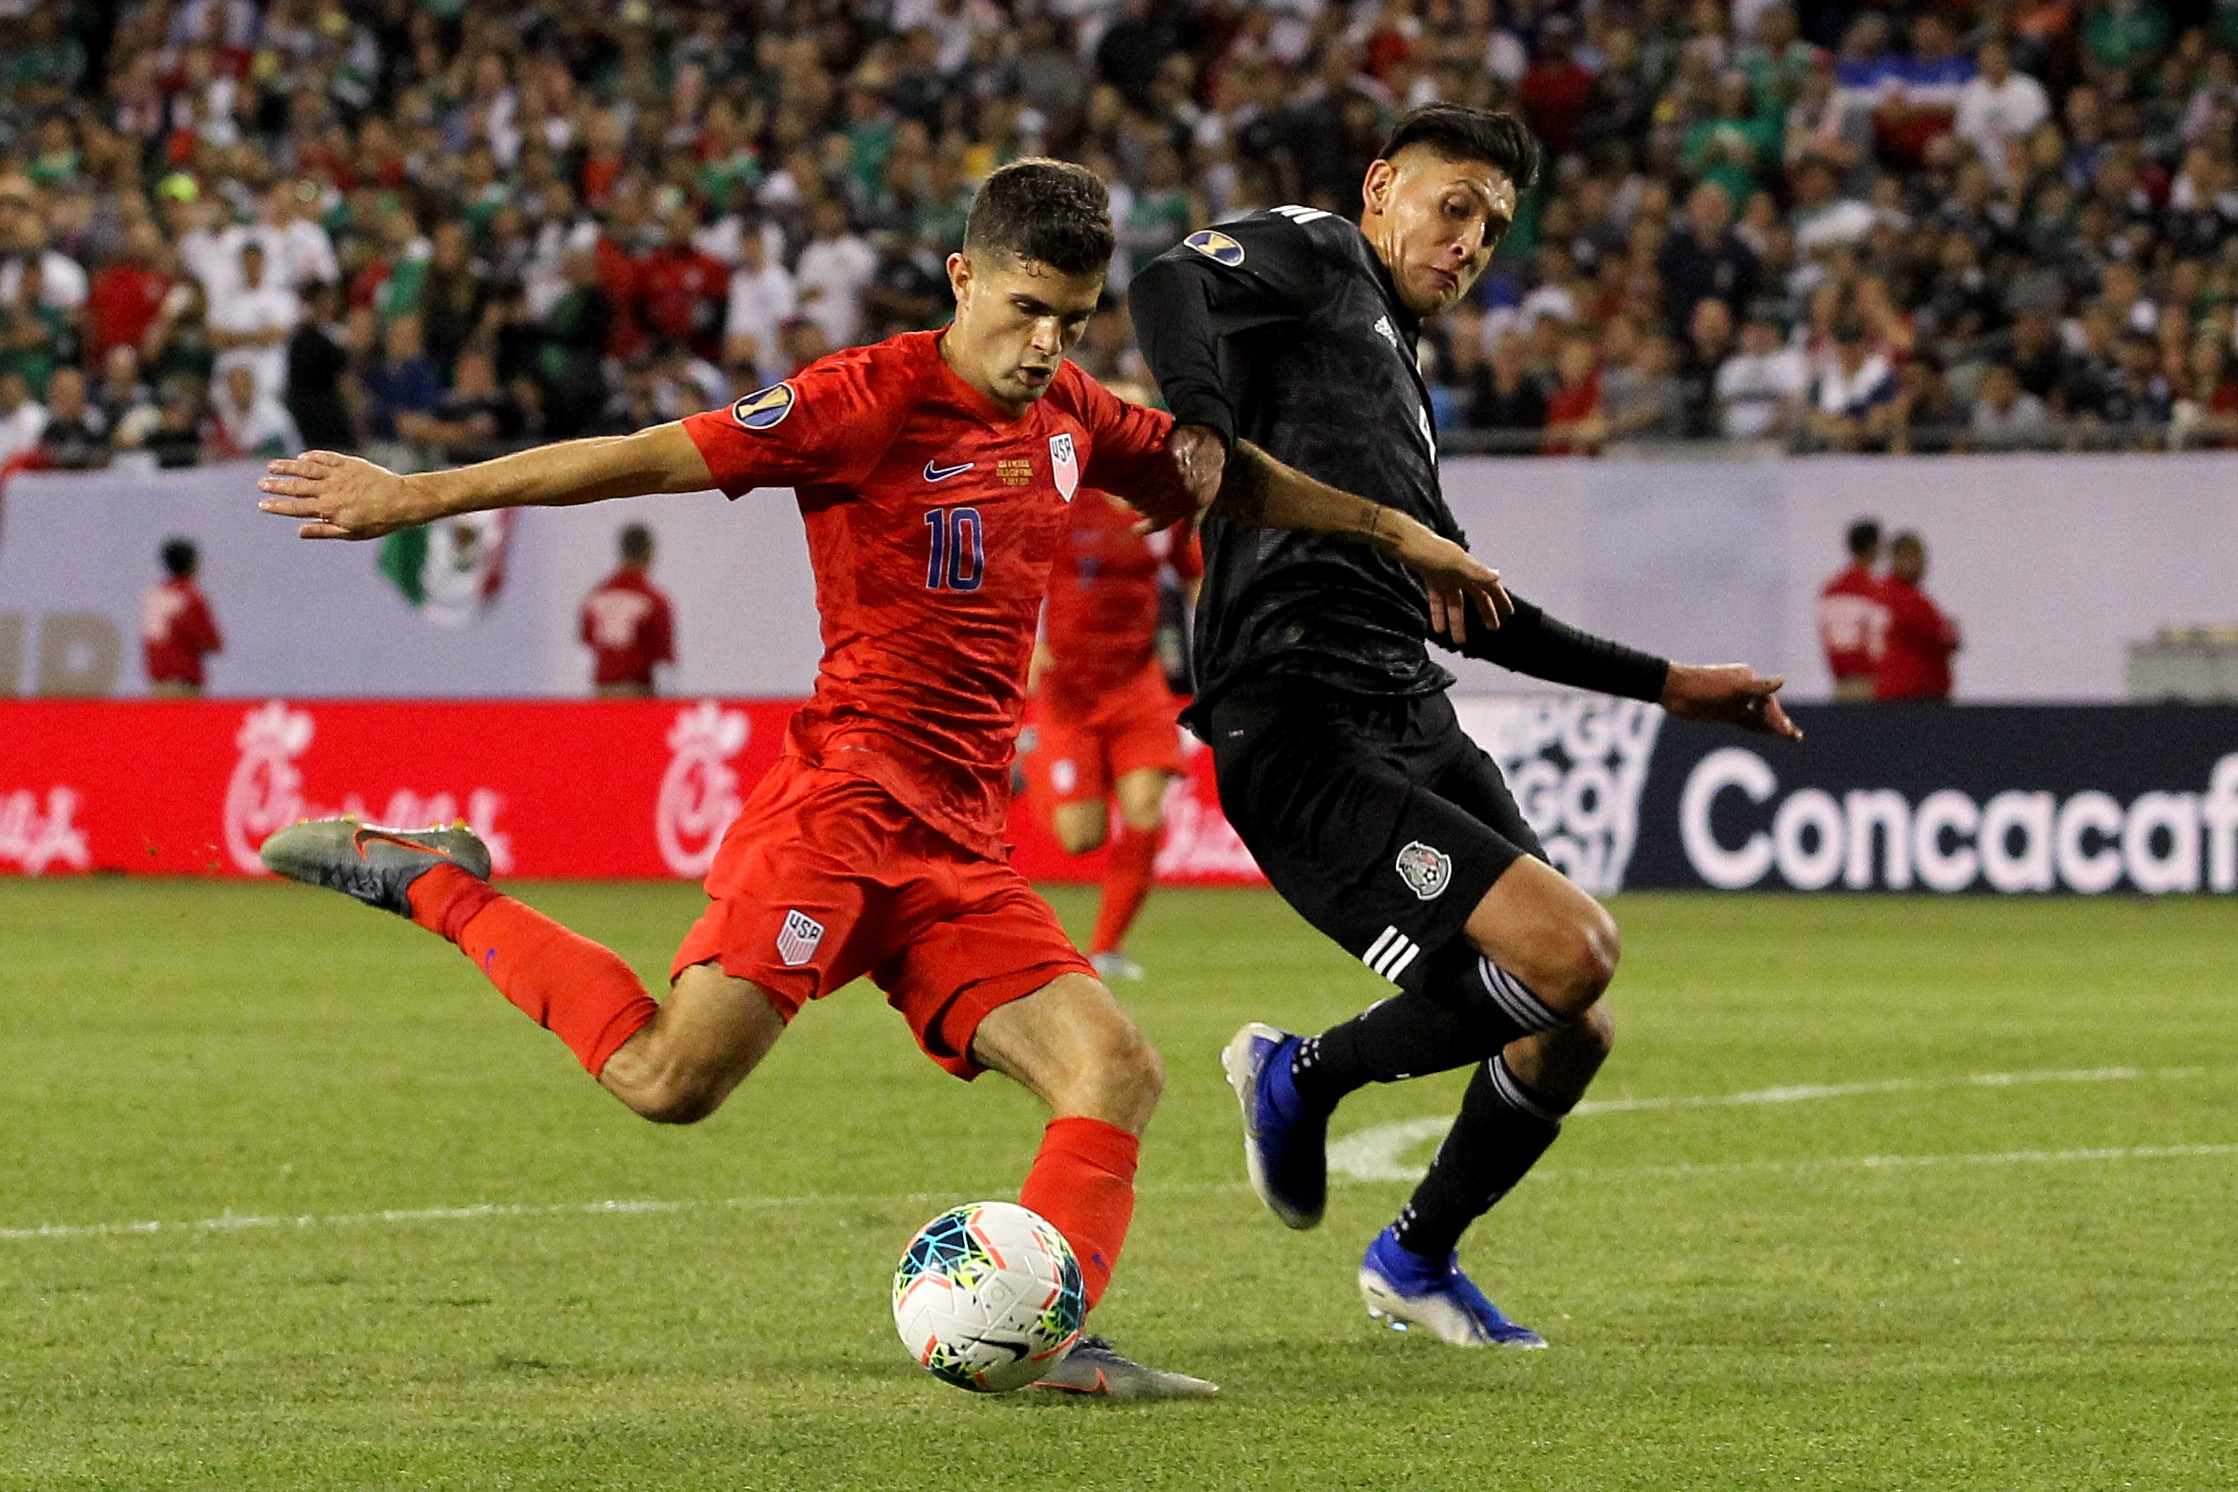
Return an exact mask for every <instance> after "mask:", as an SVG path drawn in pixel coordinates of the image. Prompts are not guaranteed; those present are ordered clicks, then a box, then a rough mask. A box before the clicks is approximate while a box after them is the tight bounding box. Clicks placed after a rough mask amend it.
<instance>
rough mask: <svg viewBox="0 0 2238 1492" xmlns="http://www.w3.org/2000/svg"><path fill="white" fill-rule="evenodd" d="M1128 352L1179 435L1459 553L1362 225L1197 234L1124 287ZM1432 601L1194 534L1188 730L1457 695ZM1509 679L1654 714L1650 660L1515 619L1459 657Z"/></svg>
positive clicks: (1407, 333)
mask: <svg viewBox="0 0 2238 1492" xmlns="http://www.w3.org/2000/svg"><path fill="white" fill-rule="evenodd" d="M1128 295H1129V299H1130V302H1131V304H1132V308H1133V313H1134V322H1135V335H1136V338H1137V340H1138V341H1139V342H1140V343H1141V346H1142V352H1143V356H1144V358H1145V359H1146V360H1147V361H1148V363H1149V365H1150V371H1151V373H1152V375H1153V376H1155V377H1156V378H1157V380H1158V385H1159V388H1160V390H1161V392H1162V393H1163V394H1164V396H1165V400H1166V404H1167V407H1168V408H1169V409H1171V410H1172V411H1173V416H1174V419H1175V420H1176V421H1177V422H1178V423H1181V424H1185V425H1206V426H1210V427H1211V428H1213V429H1215V430H1217V431H1219V432H1220V434H1221V436H1222V438H1223V439H1225V440H1227V441H1228V442H1229V443H1230V444H1231V445H1232V444H1233V443H1234V442H1235V441H1236V440H1238V439H1242V440H1248V441H1250V442H1251V443H1252V444H1253V445H1255V446H1258V447H1259V448H1260V449H1261V450H1264V451H1265V452H1267V453H1268V454H1269V455H1271V456H1273V457H1275V458H1276V459H1277V460H1279V461H1282V462H1284V463H1286V464H1288V465H1290V466H1293V467H1295V468H1297V469H1298V470H1299V471H1302V472H1304V473H1305V474H1306V475H1308V476H1311V477H1314V478H1317V479H1318V480H1320V481H1323V482H1326V483H1328V484H1329V485H1330V486H1332V487H1338V488H1342V489H1343V490H1345V491H1347V492H1351V493H1355V494H1357V495H1359V496H1361V497H1365V498H1368V499H1370V500H1372V501H1375V502H1378V503H1382V504H1384V505H1386V506H1388V507H1392V508H1396V509H1398V510H1399V511H1400V512H1402V513H1405V514H1407V515H1408V516H1410V517H1412V518H1414V519H1416V520H1417V521H1419V522H1421V523H1422V524H1424V525H1426V526H1427V527H1429V528H1430V529H1432V530H1434V531H1435V532H1437V533H1439V534H1441V535H1443V536H1444V537H1446V538H1448V539H1451V540H1453V541H1454V542H1455V543H1458V544H1462V545H1466V544H1467V542H1468V540H1467V537H1466V536H1465V535H1464V534H1463V533H1462V531H1461V526H1460V524H1459V523H1457V522H1456V521H1455V519H1454V517H1453V512H1452V509H1450V508H1448V507H1447V506H1446V502H1445V497H1444V494H1443V492H1442V491H1441V490H1440V487H1439V484H1438V454H1437V432H1436V427H1435V425H1434V424H1433V423H1432V421H1431V417H1430V395H1429V390H1428V388H1427V387H1425V385H1424V384H1423V381H1422V374H1421V370H1420V368H1419V367H1418V366H1417V364H1416V361H1415V343H1416V339H1417V337H1418V336H1419V334H1420V324H1419V323H1418V322H1417V321H1416V319H1415V317H1414V315H1413V313H1411V312H1410V311H1408V310H1407V308H1406V306H1405V304H1404V303H1403V302H1402V301H1401V300H1400V299H1399V295H1398V290H1397V287H1396V286H1395V285H1394V284H1393V283H1392V280H1391V274H1390V271H1389V270H1388V269H1387V268H1386V267H1385V265H1384V263H1383V260H1382V257H1381V256H1380V255H1378V254H1377V253H1376V251H1375V249H1374V248H1373V247H1372V246H1371V245H1370V244H1369V243H1368V240H1367V237H1366V236H1365V235H1364V234H1362V233H1361V231H1360V229H1359V227H1358V225H1356V224H1354V223H1351V222H1348V221H1346V220H1345V219H1343V218H1340V217H1338V216H1336V215H1335V214H1334V213H1329V212H1323V211H1321V210H1320V209H1318V208H1310V207H1277V208H1274V209H1272V210H1271V211H1268V212H1262V213H1257V214H1254V215H1253V216H1251V217H1247V218H1244V219H1241V220H1240V221H1237V222H1233V223H1223V224H1221V225H1220V226H1219V227H1218V228H1207V229H1203V230H1201V231H1199V232H1196V233H1192V234H1191V235H1189V237H1188V238H1186V239H1184V240H1183V241H1182V242H1181V243H1180V244H1178V245H1176V246H1175V247H1174V248H1172V249H1170V250H1168V251H1167V252H1166V253H1165V254H1163V255H1161V256H1160V257H1159V258H1158V259H1157V260H1156V261H1154V262H1153V263H1152V264H1151V265H1150V266H1149V267H1148V268H1146V269H1145V270H1143V271H1142V273H1140V274H1138V275H1136V276H1135V278H1134V280H1133V282H1132V283H1131V284H1130V286H1129V287H1128ZM1430 635H1431V634H1430V605H1429V598H1428V596H1427V594H1426V593H1425V592H1424V590H1423V588H1422V583H1421V581H1420V580H1419V579H1417V578H1416V577H1415V575H1414V574H1413V572H1412V571H1410V570H1408V569H1407V568H1406V567H1405V566H1404V565H1402V564H1400V563H1399V562H1398V561H1397V560H1395V559H1392V558H1389V557H1388V556H1386V555H1384V554H1382V553H1380V552H1378V551H1376V550H1375V549H1372V548H1370V547H1369V546H1368V545H1366V544H1363V543H1360V542H1359V541H1358V540H1356V539H1352V538H1347V537H1344V536H1340V535H1335V534H1315V533H1292V532H1286V531H1280V530H1273V529H1260V528H1250V527H1243V526H1239V525H1237V524H1234V523H1231V522H1229V521H1227V520H1225V519H1222V518H1220V517H1218V516H1208V517H1207V518H1206V520H1205V523H1204V584H1203V589H1202V590H1201V591H1200V592H1199V593H1198V598H1197V615H1196V628H1195V644H1194V652H1195V659H1194V661H1195V665H1196V676H1197V689H1198V695H1197V703H1196V705H1195V706H1193V707H1192V711H1191V714H1190V716H1189V717H1188V718H1189V719H1190V720H1191V722H1192V723H1195V722H1196V721H1198V720H1201V719H1202V718H1203V712H1204V711H1205V710H1207V709H1209V707H1210V706H1211V704H1212V702H1213V701H1214V700H1216V699H1217V698H1218V697H1219V696H1220V695H1222V694H1223V693H1225V692H1227V691H1228V690H1230V689H1232V688H1234V687H1235V686H1236V685H1238V684H1240V683H1244V682H1247V681H1259V680H1265V681H1296V682H1300V683H1306V682H1310V683H1311V684H1312V685H1314V686H1316V687H1319V688H1324V689H1334V690H1338V691H1341V692H1343V693H1346V694H1353V695H1362V696H1369V697H1384V698H1412V697H1418V696H1421V695H1425V694H1433V693H1436V692H1438V691H1440V690H1443V689H1446V688H1448V687H1450V686H1451V685H1452V683H1453V675H1452V674H1451V673H1449V672H1447V671H1446V670H1445V668H1443V667H1442V666H1440V665H1439V664H1437V663H1435V662H1433V661H1432V660H1431V658H1430V654H1429V649H1428V647H1427V646H1426V643H1427V641H1428V639H1429V637H1430ZM1464 651H1465V652H1467V653H1468V654H1469V655H1470V656H1472V657H1482V658H1489V659H1491V660H1492V661H1494V662H1497V663H1501V664H1504V665H1505V666H1507V667H1510V668H1514V669H1517V670H1518V671H1520V672H1524V673H1529V674H1533V675H1536V676H1538V677H1541V678H1549V679H1554V680H1557V681H1558V682H1562V683H1572V684H1578V685H1581V686H1583V687H1586V688H1593V689H1600V690H1604V691H1607V692H1609V693H1617V694H1625V695H1631V696H1634V697H1638V698H1645V699H1653V698H1654V697H1656V695H1657V693H1659V692H1660V690H1661V688H1662V683H1663V675H1664V669H1665V667H1666V665H1665V664H1664V662H1663V660H1661V659H1657V658H1650V657H1648V656H1646V655H1645V654H1640V653H1634V652H1632V651H1631V650H1630V649H1625V648H1618V647H1616V646H1615V645H1613V644H1608V643H1603V642H1601V641H1600V640H1599V639H1594V638H1588V637H1586V636H1584V634H1581V633H1578V632H1576V631H1574V630H1573V629H1571V628H1568V627H1566V626H1564V625H1563V624H1562V623H1559V622H1556V621H1554V620H1553V619H1552V618H1550V617H1547V616H1545V615H1544V614H1543V613H1541V612H1540V611H1539V610H1538V609H1537V608H1536V607H1533V606H1529V605H1528V604H1527V603H1524V602H1521V601H1520V600H1519V601H1518V615H1517V616H1516V617H1515V618H1513V619H1511V620H1510V621H1509V622H1508V624H1507V625H1505V626H1503V627H1501V628H1500V629H1499V630H1498V631H1497V632H1488V631H1487V629H1484V628H1481V627H1472V628H1471V629H1470V630H1469V634H1468V644H1467V646H1466V648H1465V649H1464Z"/></svg>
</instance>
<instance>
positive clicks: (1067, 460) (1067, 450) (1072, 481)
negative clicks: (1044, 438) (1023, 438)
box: [1049, 434, 1080, 503]
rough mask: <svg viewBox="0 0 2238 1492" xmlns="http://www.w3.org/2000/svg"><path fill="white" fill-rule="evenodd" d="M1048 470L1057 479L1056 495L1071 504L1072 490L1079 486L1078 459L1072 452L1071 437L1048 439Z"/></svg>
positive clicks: (1062, 436) (1053, 436) (1055, 436)
mask: <svg viewBox="0 0 2238 1492" xmlns="http://www.w3.org/2000/svg"><path fill="white" fill-rule="evenodd" d="M1049 470H1050V473H1051V475H1053V476H1054V477H1055V478H1056V479H1057V495H1058V496H1059V497H1061V498H1063V499H1064V500H1065V501H1066V502H1068V503H1069V502H1071V501H1072V494H1073V492H1074V490H1075V489H1077V488H1078V487H1079V486H1080V457H1079V455H1078V454H1077V453H1076V452H1075V451H1074V450H1073V447H1072V436H1071V435H1069V434H1066V435H1052V436H1050V437H1049Z"/></svg>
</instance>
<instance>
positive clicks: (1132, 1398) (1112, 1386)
mask: <svg viewBox="0 0 2238 1492" xmlns="http://www.w3.org/2000/svg"><path fill="white" fill-rule="evenodd" d="M1034 1387H1035V1388H1046V1389H1051V1390H1054V1391H1055V1392H1057V1393H1062V1394H1079V1395H1081V1396H1082V1397H1084V1398H1090V1399H1111V1400H1113V1401H1115V1402H1122V1401H1124V1402H1138V1403H1139V1402H1145V1401H1148V1400H1151V1399H1210V1398H1213V1397H1215V1396H1216V1395H1218V1394H1219V1392H1220V1385H1219V1384H1217V1383H1207V1382H1205V1381H1204V1380H1203V1379H1202V1378H1192V1377H1190V1376H1189V1375H1188V1374H1187V1373H1161V1372H1159V1371H1158V1370H1157V1369H1156V1368H1146V1367H1144V1366H1143V1365H1142V1364H1141V1363H1138V1362H1135V1361H1134V1360H1133V1359H1131V1358H1125V1357H1121V1356H1120V1355H1119V1354H1118V1353H1116V1352H1114V1351H1113V1350H1112V1349H1111V1344H1110V1343H1109V1342H1107V1341H1105V1340H1104V1339H1103V1338H1102V1337H1082V1338H1081V1339H1080V1340H1079V1341H1077V1342H1075V1343H1073V1346H1072V1351H1070V1352H1068V1353H1066V1354H1065V1356H1064V1360H1063V1361H1061V1362H1059V1363H1058V1364H1057V1365H1056V1366H1055V1367H1053V1368H1051V1369H1050V1370H1049V1376H1048V1377H1046V1378H1043V1379H1041V1380H1040V1381H1039V1382H1037V1383H1035V1384H1034Z"/></svg>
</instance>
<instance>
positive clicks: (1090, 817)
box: [1026, 492, 1204, 980]
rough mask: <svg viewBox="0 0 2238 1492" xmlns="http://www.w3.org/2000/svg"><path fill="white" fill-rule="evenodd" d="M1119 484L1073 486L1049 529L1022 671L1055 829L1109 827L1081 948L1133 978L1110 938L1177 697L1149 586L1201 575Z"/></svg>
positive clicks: (1157, 796) (1154, 804) (1103, 969)
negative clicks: (1064, 518)
mask: <svg viewBox="0 0 2238 1492" xmlns="http://www.w3.org/2000/svg"><path fill="white" fill-rule="evenodd" d="M1135 524H1136V515H1135V512H1134V510H1133V509H1132V508H1130V507H1128V506H1127V505H1126V503H1125V502H1123V501H1122V500H1120V499H1119V498H1116V497H1113V496H1111V495H1110V494H1108V493H1103V492H1084V493H1082V494H1081V495H1080V497H1079V499H1078V500H1077V501H1075V502H1074V503H1073V505H1072V522H1071V523H1070V524H1069V525H1067V526H1066V528H1065V531H1064V536H1063V537H1062V538H1061V539H1060V540H1059V541H1058V545H1057V563H1056V567H1055V570H1054V572H1053V573H1052V574H1051V576H1050V579H1049V600H1048V602H1047V604H1046V605H1045V606H1044V607H1043V610H1042V640H1041V643H1040V645H1039V646H1037V647H1036V648H1035V649H1034V664H1033V672H1032V675H1031V678H1030V684H1031V687H1032V690H1033V693H1034V698H1035V701H1036V705H1037V708H1036V711H1035V716H1034V733H1035V745H1034V749H1033V750H1032V751H1031V752H1029V753H1028V754H1027V756H1026V779H1027V782H1028V784H1029V788H1030V791H1031V792H1032V793H1033V795H1034V797H1035V798H1036V799H1037V800H1038V802H1039V805H1040V807H1041V809H1042V812H1043V815H1044V816H1045V817H1046V818H1047V819H1048V820H1049V826H1050V828H1051V829H1052V830H1053V831H1054V832H1055V833H1056V836H1057V843H1058V844H1059V845H1060V846H1062V847H1063V849H1064V852H1065V853H1066V854H1068V855H1085V854H1087V853H1089V852H1090V851H1091V850H1096V849H1100V848H1102V847H1103V844H1104V842H1105V841H1106V840H1107V839H1110V838H1111V799H1112V798H1113V796H1114V795H1116V796H1117V798H1118V800H1119V834H1118V838H1117V839H1116V840H1113V841H1112V844H1111V858H1110V861H1109V863H1108V864H1107V865H1106V866H1105V868H1104V877H1103V898H1102V900H1101V902H1100V904H1099V905H1098V906H1097V909H1096V931H1095V936H1094V937H1093V938H1092V939H1091V940H1090V942H1089V945H1088V961H1089V962H1090V963H1092V964H1094V965H1095V967H1096V972H1097V973H1098V974H1099V975H1101V976H1102V977H1103V978H1104V979H1106V980H1110V979H1140V978H1141V977H1142V966H1141V965H1139V964H1137V963H1135V962H1134V961H1133V960H1132V959H1130V958H1128V957H1127V956H1126V955H1125V954H1124V953H1123V952H1121V951H1120V945H1121V944H1122V943H1124V942H1125V940H1126V936H1127V929H1128V928H1129V927H1130V926H1132V925H1133V924H1134V920H1135V914H1136V913H1137V912H1139V911H1141V910H1142V903H1143V899H1144V898H1145V897H1147V896H1148V895H1149V894H1150V885H1151V882H1152V880H1153V879H1154V878H1155V873H1156V864H1157V859H1158V847H1159V846H1160V845H1161V844H1163V843H1164V842H1165V832H1166V784H1167V783H1168V782H1170V781H1172V780H1173V778H1174V777H1175V776H1176V775H1177V774H1178V773H1179V772H1180V771H1181V736H1180V731H1181V727H1180V726H1179V725H1177V724H1176V723H1175V716H1176V714H1177V713H1178V709H1179V707H1178V706H1177V704H1176V703H1175V701H1174V697H1173V692H1172V691H1171V690H1170V689H1169V688H1167V686H1166V671H1165V665H1164V664H1163V663H1161V662H1160V661H1159V658H1158V653H1157V640H1158V639H1157V634H1158V593H1159V587H1160V584H1161V580H1162V576H1163V574H1164V573H1165V572H1168V571H1170V572H1171V573H1172V574H1173V575H1174V576H1175V577H1176V578H1177V579H1178V580H1179V581H1180V582H1181V584H1182V585H1183V586H1184V587H1185V588H1186V590H1187V592H1188V594H1189V596H1190V599H1192V600H1194V599H1195V593H1196V583H1197V581H1198V580H1199V579H1201V578H1202V577H1203V575H1204V560H1203V558H1202V556H1201V555H1200V554H1199V552H1198V550H1197V540H1196V535H1195V534H1193V533H1190V532H1188V531H1187V530H1185V529H1171V530H1167V531H1165V532H1162V533H1154V534H1138V533H1136V532H1135Z"/></svg>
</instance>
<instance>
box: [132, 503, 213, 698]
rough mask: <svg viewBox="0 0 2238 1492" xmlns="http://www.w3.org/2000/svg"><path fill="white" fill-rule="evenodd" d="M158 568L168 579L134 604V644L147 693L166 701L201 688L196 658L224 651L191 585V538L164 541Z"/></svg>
mask: <svg viewBox="0 0 2238 1492" xmlns="http://www.w3.org/2000/svg"><path fill="white" fill-rule="evenodd" d="M162 553H163V568H164V571H165V573H166V574H168V575H169V576H170V577H171V578H170V579H168V580H166V581H164V582H163V583H162V584H161V585H159V586H157V587H156V588H155V589H154V590H152V591H149V592H148V596H147V600H146V601H144V602H143V603H141V607H140V644H141V649H142V652H143V655H144V656H145V658H146V661H147V669H148V692H149V693H150V694H154V695H159V696H162V697H165V698H170V699H185V698H192V697H193V696H195V695H198V694H200V693H201V692H202V682H203V679H202V660H203V658H204V657H206V656H207V655H209V654H211V653H222V652H224V651H225V638H224V637H223V636H221V635H220V634H219V632H218V622H217V618H216V617H214V616H212V615H211V614H210V602H209V599H208V598H207V597H205V596H204V595H203V594H202V587H200V586H198V585H196V584H195V583H194V577H195V574H196V572H198V571H199V570H200V569H201V568H202V552H201V551H200V550H198V549H196V548H195V547H194V541H193V540H192V539H166V540H165V541H164V544H163V550H162Z"/></svg>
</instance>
